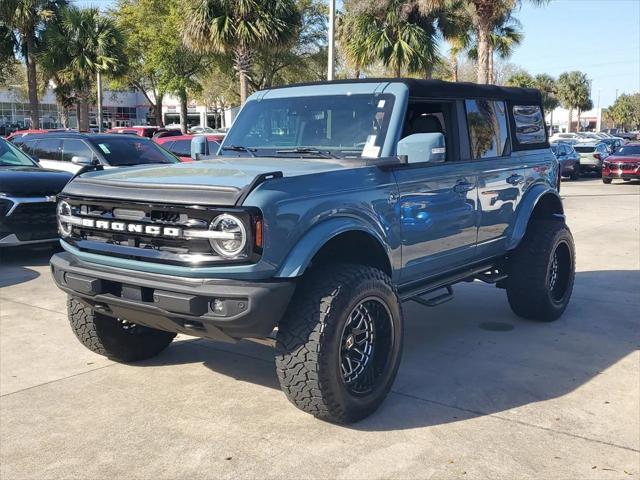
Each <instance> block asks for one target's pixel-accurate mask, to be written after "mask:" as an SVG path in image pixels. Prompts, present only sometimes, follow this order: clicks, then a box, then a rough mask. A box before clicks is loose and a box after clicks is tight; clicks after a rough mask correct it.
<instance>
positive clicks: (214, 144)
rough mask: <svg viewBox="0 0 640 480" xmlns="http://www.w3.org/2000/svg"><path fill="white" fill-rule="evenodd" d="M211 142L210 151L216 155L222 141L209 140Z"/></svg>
mask: <svg viewBox="0 0 640 480" xmlns="http://www.w3.org/2000/svg"><path fill="white" fill-rule="evenodd" d="M207 141H208V142H209V153H210V154H211V155H215V154H216V153H217V152H218V149H219V148H220V142H216V141H215V140H207Z"/></svg>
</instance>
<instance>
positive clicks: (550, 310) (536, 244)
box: [506, 220, 575, 322]
mask: <svg viewBox="0 0 640 480" xmlns="http://www.w3.org/2000/svg"><path fill="white" fill-rule="evenodd" d="M507 273H508V275H509V276H508V277H507V280H506V289H507V298H508V299H509V305H510V306H511V309H512V310H513V312H514V313H515V314H516V315H519V316H521V317H523V318H527V319H531V320H538V321H541V322H551V321H553V320H557V319H558V318H559V317H560V316H561V315H562V314H563V313H564V311H565V309H566V308H567V305H568V304H569V299H570V298H571V293H572V291H573V281H574V277H575V248H574V244H573V236H572V235H571V232H570V231H569V228H568V227H567V225H566V224H565V223H564V222H563V221H560V220H533V221H532V222H531V223H530V224H529V227H528V229H527V233H526V235H525V237H524V239H523V240H522V242H521V244H520V245H519V246H518V248H517V249H516V250H515V251H514V252H513V253H512V254H511V255H510V256H509V258H508V261H507Z"/></svg>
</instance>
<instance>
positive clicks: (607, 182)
mask: <svg viewBox="0 0 640 480" xmlns="http://www.w3.org/2000/svg"><path fill="white" fill-rule="evenodd" d="M611 182H612V180H611V179H610V178H603V179H602V183H604V184H606V185H609V184H610V183H611Z"/></svg>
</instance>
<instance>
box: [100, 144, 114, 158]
mask: <svg viewBox="0 0 640 480" xmlns="http://www.w3.org/2000/svg"><path fill="white" fill-rule="evenodd" d="M98 146H99V147H100V150H102V151H103V152H104V153H106V154H107V155H109V154H110V153H111V152H110V151H109V148H107V146H106V145H105V144H104V143H99V144H98Z"/></svg>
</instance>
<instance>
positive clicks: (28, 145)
mask: <svg viewBox="0 0 640 480" xmlns="http://www.w3.org/2000/svg"><path fill="white" fill-rule="evenodd" d="M36 141H37V140H27V141H26V142H24V143H23V144H22V145H20V148H21V149H22V150H23V151H24V152H25V153H27V154H28V155H35V154H36V151H35V146H36ZM36 156H37V155H36Z"/></svg>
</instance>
